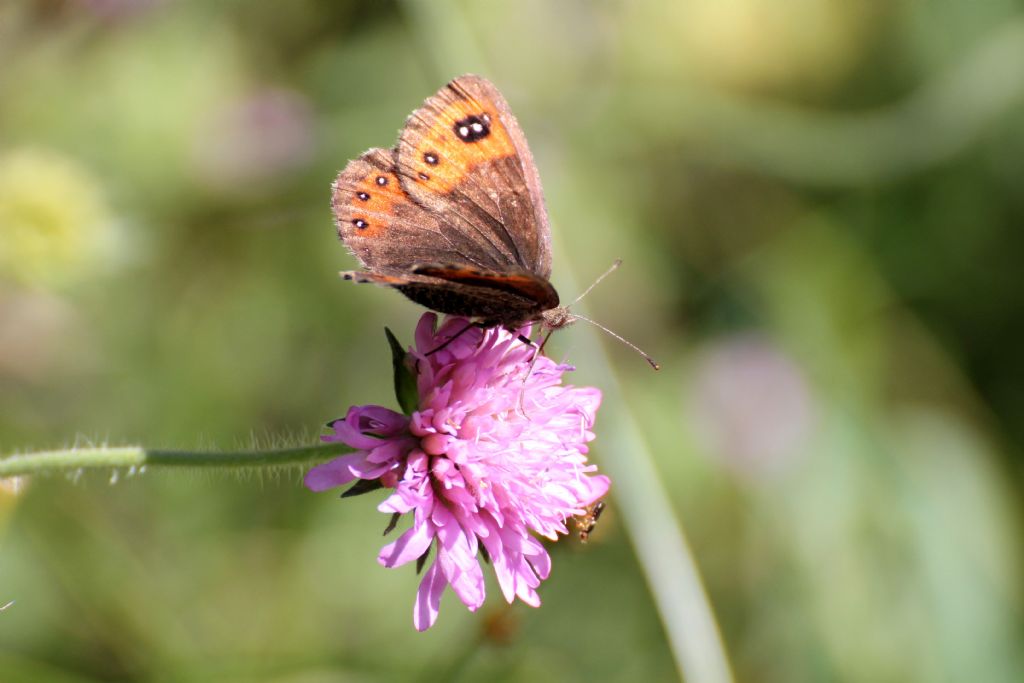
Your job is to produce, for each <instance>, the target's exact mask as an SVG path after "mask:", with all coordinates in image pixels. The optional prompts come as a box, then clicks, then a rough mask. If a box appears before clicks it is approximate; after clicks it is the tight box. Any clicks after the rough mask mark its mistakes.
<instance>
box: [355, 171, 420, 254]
mask: <svg viewBox="0 0 1024 683" xmlns="http://www.w3.org/2000/svg"><path fill="white" fill-rule="evenodd" d="M370 171H371V172H370V173H369V174H367V175H366V177H365V178H363V179H362V180H361V181H359V182H358V183H356V184H355V187H354V188H351V189H350V188H344V189H341V190H340V191H342V192H345V191H347V192H349V193H350V196H348V197H338V200H339V201H344V202H347V203H348V204H349V207H350V209H351V213H352V217H351V218H350V219H349V220H350V221H351V222H352V225H353V226H355V228H356V230H357V234H359V235H363V236H365V237H375V236H377V235H379V234H381V233H382V232H383V231H384V230H385V229H386V228H387V221H383V220H381V217H382V216H393V215H394V214H395V211H396V207H397V205H399V204H405V203H408V201H409V200H408V198H407V197H406V196H405V193H404V192H403V191H402V186H401V185H400V184H399V182H398V176H397V175H395V174H394V173H387V172H384V171H381V170H379V169H376V168H371V169H370Z"/></svg>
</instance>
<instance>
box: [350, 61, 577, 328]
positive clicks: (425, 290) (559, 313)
mask: <svg viewBox="0 0 1024 683" xmlns="http://www.w3.org/2000/svg"><path fill="white" fill-rule="evenodd" d="M331 204H332V207H333V209H334V216H335V220H336V221H337V225H338V234H339V236H340V237H341V239H342V240H343V241H344V242H345V245H346V246H347V247H348V248H349V249H350V250H351V251H352V253H353V254H354V255H355V256H356V258H358V259H359V261H360V263H362V265H363V266H364V267H365V268H366V270H365V271H350V272H345V273H342V276H343V277H344V278H345V279H347V280H354V281H356V282H373V283H375V284H379V285H386V286H389V287H394V288H395V289H397V290H398V291H400V292H402V294H404V295H405V296H407V297H409V298H410V299H412V300H413V301H415V302H416V303H419V304H422V305H423V306H426V307H427V308H431V309H433V310H435V311H439V312H441V313H449V314H453V315H461V316H466V317H469V318H474V319H476V320H477V321H479V323H480V324H481V325H482V326H487V327H490V326H494V325H502V326H504V327H507V328H509V329H514V328H517V327H519V326H520V325H522V324H524V323H527V322H532V321H536V320H542V321H545V322H546V323H548V326H549V327H561V326H563V325H565V324H567V323H568V322H569V321H570V320H569V319H570V317H571V316H570V315H568V313H567V312H566V311H565V310H564V309H560V308H559V307H558V303H559V301H558V292H556V291H555V288H554V287H552V286H551V283H550V282H549V281H548V278H549V277H550V276H551V231H550V228H549V227H548V216H547V211H546V209H545V208H544V197H543V195H542V193H541V186H540V176H539V175H538V174H537V168H536V167H535V166H534V164H533V157H532V156H531V155H530V149H529V147H527V145H526V137H525V136H524V135H523V132H522V130H520V128H519V124H518V123H517V122H516V119H515V117H514V116H513V115H512V112H511V111H510V110H509V108H508V104H506V103H505V99H504V98H503V97H502V96H501V93H499V92H498V89H497V88H496V87H494V86H493V85H492V84H491V83H490V82H488V81H487V80H486V79H484V78H481V77H480V76H473V75H467V76H462V77H460V78H456V79H455V80H453V81H452V82H450V83H449V84H448V85H446V86H445V87H444V88H442V89H441V90H440V91H439V92H438V93H437V94H435V95H434V96H433V97H430V98H428V99H427V100H426V102H424V103H423V106H422V107H421V108H419V109H417V110H416V111H414V112H413V113H412V115H411V116H409V118H408V119H407V120H406V123H405V128H404V129H403V130H402V133H401V136H400V137H399V140H398V145H397V146H396V147H395V148H394V149H390V150H385V149H371V150H369V151H368V152H366V153H365V154H363V155H362V156H361V157H359V158H358V159H355V160H353V161H351V162H349V164H348V166H347V167H346V168H345V170H344V171H342V172H341V174H340V175H339V176H338V178H337V180H336V181H335V182H334V186H333V194H332V202H331Z"/></svg>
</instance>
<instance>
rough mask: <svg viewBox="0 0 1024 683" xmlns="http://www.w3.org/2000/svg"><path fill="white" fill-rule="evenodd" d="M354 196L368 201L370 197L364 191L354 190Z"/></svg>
mask: <svg viewBox="0 0 1024 683" xmlns="http://www.w3.org/2000/svg"><path fill="white" fill-rule="evenodd" d="M356 196H357V197H359V198H360V199H362V200H363V201H364V202H365V201H369V199H370V195H369V194H367V193H366V192H356Z"/></svg>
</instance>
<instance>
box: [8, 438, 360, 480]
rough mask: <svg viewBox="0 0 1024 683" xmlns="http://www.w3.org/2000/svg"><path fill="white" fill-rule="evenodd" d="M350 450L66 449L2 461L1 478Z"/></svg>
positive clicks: (278, 459) (277, 463)
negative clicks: (68, 471) (80, 470)
mask: <svg viewBox="0 0 1024 683" xmlns="http://www.w3.org/2000/svg"><path fill="white" fill-rule="evenodd" d="M349 450H351V449H349V448H348V447H346V446H344V445H340V444H316V445H312V446H301V447H298V448H281V449H274V450H245V451H178V450H163V449H157V448H142V447H141V446H119V447H107V446H101V447H98V448H65V449H61V450H53V451H39V452H36V453H25V454H19V455H10V456H7V457H4V458H0V477H14V476H19V475H26V474H44V473H47V472H61V471H67V470H78V469H93V468H103V469H106V468H111V467H143V466H144V467H147V468H148V467H201V468H211V467H212V468H225V469H234V468H252V467H281V466H289V465H306V464H310V463H315V462H320V461H323V460H327V459H328V458H331V457H333V456H336V455H341V454H342V453H346V452H348V451H349Z"/></svg>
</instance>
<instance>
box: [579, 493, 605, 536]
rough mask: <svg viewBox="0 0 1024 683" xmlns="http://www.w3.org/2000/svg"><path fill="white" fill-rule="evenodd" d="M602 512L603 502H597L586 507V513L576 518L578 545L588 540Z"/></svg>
mask: <svg viewBox="0 0 1024 683" xmlns="http://www.w3.org/2000/svg"><path fill="white" fill-rule="evenodd" d="M602 512H604V501H600V500H599V501H597V502H596V503H592V504H591V505H588V506H587V508H586V512H584V513H583V514H582V515H581V516H579V517H577V518H576V530H577V531H579V532H580V543H586V542H587V541H589V540H590V533H591V532H592V531H593V530H594V527H596V526H597V520H599V519H601V513H602Z"/></svg>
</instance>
